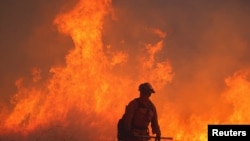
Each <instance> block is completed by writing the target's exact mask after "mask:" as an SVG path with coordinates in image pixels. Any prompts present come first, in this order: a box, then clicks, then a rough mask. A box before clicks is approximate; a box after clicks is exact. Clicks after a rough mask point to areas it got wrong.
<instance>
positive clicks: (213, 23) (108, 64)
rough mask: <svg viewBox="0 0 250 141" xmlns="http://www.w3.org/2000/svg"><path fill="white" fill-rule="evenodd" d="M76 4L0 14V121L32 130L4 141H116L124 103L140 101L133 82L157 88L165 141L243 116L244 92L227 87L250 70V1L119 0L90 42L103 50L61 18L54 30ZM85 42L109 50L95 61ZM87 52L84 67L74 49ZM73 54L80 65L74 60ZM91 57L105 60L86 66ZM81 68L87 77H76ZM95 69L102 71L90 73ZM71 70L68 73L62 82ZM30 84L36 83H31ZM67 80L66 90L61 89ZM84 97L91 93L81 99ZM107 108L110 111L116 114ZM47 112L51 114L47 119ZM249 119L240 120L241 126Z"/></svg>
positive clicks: (36, 5)
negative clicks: (240, 94)
mask: <svg viewBox="0 0 250 141" xmlns="http://www.w3.org/2000/svg"><path fill="white" fill-rule="evenodd" d="M79 2H81V1H74V2H66V1H64V0H61V1H57V2H49V1H41V2H39V1H36V2H32V1H27V2H26V3H24V2H22V3H21V2H16V3H15V4H14V3H11V2H7V1H6V2H3V4H1V6H5V7H3V8H1V11H0V13H1V17H2V18H1V21H3V22H2V23H1V26H0V29H1V31H2V32H1V33H2V34H1V35H0V36H1V44H0V47H1V49H2V50H3V51H2V52H1V55H0V56H1V58H0V60H1V64H2V65H1V68H0V73H1V75H2V77H1V78H2V79H1V81H0V90H1V93H2V94H1V101H0V103H1V104H0V105H1V107H3V108H1V109H0V110H1V111H0V119H8V116H9V115H12V114H11V113H14V114H17V115H19V116H20V117H22V120H21V121H22V122H21V123H19V125H18V127H21V128H20V129H22V127H23V128H25V127H27V128H25V129H26V130H25V131H24V133H23V132H22V133H20V132H19V131H15V130H14V131H12V132H8V133H7V134H5V135H3V136H2V137H1V138H2V139H5V138H6V139H18V138H22V139H24V140H82V139H84V140H93V139H97V140H114V139H115V133H116V131H114V130H115V123H116V120H117V119H118V118H119V116H121V114H122V112H123V111H122V110H123V108H124V106H125V104H127V102H128V101H129V100H130V99H131V98H133V97H136V96H137V95H136V94H137V84H138V83H140V82H142V81H148V80H150V81H151V82H152V84H153V86H154V87H155V89H156V94H155V95H153V96H152V100H153V101H155V102H156V106H157V107H158V108H159V107H163V108H159V109H158V111H159V117H160V123H161V125H162V129H163V134H164V135H173V136H177V137H178V139H182V138H183V136H185V135H187V134H189V136H186V140H188V139H192V134H190V133H189V132H188V129H189V128H190V127H196V128H197V129H200V130H199V131H197V132H194V133H201V134H202V135H203V134H204V133H203V132H202V131H203V130H202V129H203V128H205V127H204V126H205V125H206V124H207V122H213V121H216V122H218V121H219V122H225V121H230V122H235V121H236V120H235V119H234V117H233V116H234V115H237V114H242V113H244V112H246V111H245V109H246V108H245V107H244V106H242V105H240V104H241V103H240V102H238V101H241V100H240V98H239V100H237V102H236V103H233V102H232V99H233V97H234V96H235V95H237V94H238V93H236V92H235V90H237V88H238V85H236V84H235V85H231V84H234V82H238V77H237V76H238V74H241V73H237V72H238V71H240V70H245V69H246V72H248V69H247V68H249V59H250V58H249V55H248V52H249V51H250V50H249V37H250V35H249V33H250V32H249V28H248V25H249V22H250V21H249V20H250V17H249V14H248V13H249V12H250V11H249V8H248V7H249V2H248V1H243V0H242V1H227V2H226V3H225V2H222V1H216V2H213V3H211V2H209V1H205V0H202V1H195V0H193V1H184V0H180V1H166V0H157V1H150V0H137V1H133V0H126V1H123V0H113V1H112V3H111V8H110V9H108V10H107V11H108V12H107V14H106V15H105V17H104V19H103V25H102V27H101V28H100V29H101V31H102V32H101V36H98V35H94V36H96V37H98V38H97V40H98V39H99V37H101V43H100V42H98V43H96V42H95V40H94V39H93V41H92V40H91V39H92V38H91V39H90V41H86V40H81V39H79V40H77V36H73V35H79V36H80V34H78V33H76V32H70V31H61V30H62V29H61V30H60V28H62V27H60V26H65V25H67V24H62V23H60V22H65V23H67V22H68V21H67V20H65V19H63V18H62V19H60V18H59V20H58V21H57V22H58V23H57V24H56V25H55V24H53V21H55V19H57V18H56V17H57V16H58V15H63V14H65V13H67V12H69V11H71V10H72V9H74V8H75V6H76V5H77V4H78V3H79ZM24 9H25V10H24ZM90 12H91V11H90ZM79 15H80V14H79ZM89 15H91V14H89ZM76 16H78V15H77V14H76ZM86 17H87V15H86V16H85V17H84V18H86ZM64 18H65V17H64ZM60 20H61V21H60ZM95 24H97V23H94V19H93V25H95ZM86 25H88V24H86ZM90 25H91V24H90ZM57 29H59V31H60V32H58V30H57ZM87 29H88V28H86V29H84V28H83V29H82V31H86V30H87ZM98 29H99V27H98ZM68 30H70V29H68ZM77 30H78V29H77ZM77 30H76V31H77ZM61 32H64V34H61ZM97 34H98V33H97ZM89 36H90V35H89ZM81 37H82V36H81ZM91 37H92V36H91ZM98 41H99V40H98ZM86 42H90V43H91V44H92V46H96V48H102V49H103V52H101V53H100V54H99V52H98V55H97V56H98V57H93V58H91V57H92V56H91V51H93V52H92V53H93V54H94V53H96V52H95V51H96V50H95V49H94V48H91V47H92V46H91V47H89V48H87V47H85V46H87V43H86ZM82 43H83V44H84V45H82ZM83 47H85V49H86V50H87V49H90V54H85V56H87V55H89V56H90V58H88V57H86V58H85V59H86V60H84V59H83V58H81V57H80V56H81V55H79V54H81V53H79V54H78V52H77V51H76V50H77V49H79V50H80V49H81V48H83ZM74 49H76V50H74ZM83 50H84V49H83ZM74 51H75V52H76V54H74ZM84 53H85V52H84V51H82V54H84ZM102 53H103V54H102ZM72 54H73V55H72ZM74 55H76V56H75V57H79V58H78V59H79V60H81V61H79V62H74V61H75V60H74V59H72V58H74ZM77 55H79V56H77ZM99 55H101V56H102V57H100V56H99ZM83 56H84V55H83ZM103 56H106V57H103ZM70 58H71V59H70ZM88 59H89V60H88ZM92 59H97V60H98V59H99V61H100V62H101V61H103V62H102V63H98V61H97V62H95V61H93V64H92V65H89V64H87V63H88V62H90V61H92ZM72 60H73V61H72ZM71 61H72V62H71ZM79 64H80V65H82V66H85V68H86V66H87V69H85V68H81V70H82V71H81V72H79V71H77V70H78V69H77V68H78V67H79V66H78V65H79ZM99 65H100V66H99ZM71 67H72V68H75V70H74V69H73V70H72V68H71ZM88 67H89V68H90V69H88ZM92 68H94V69H93V70H95V69H96V70H97V71H96V72H91V69H92ZM103 70H104V73H103V72H102V71H103ZM70 71H72V72H71V75H68V76H67V75H66V76H64V74H67V73H69V72H70ZM235 72H236V73H235ZM83 75H84V77H83V78H84V79H83V78H82V77H81V76H83ZM85 75H86V76H85ZM93 76H95V77H96V78H92V77H93ZM230 76H232V77H230ZM26 78H29V79H30V80H29V81H28V82H27V79H26ZM109 78H112V80H110V79H109ZM227 78H229V79H227ZM240 78H241V77H240ZM225 80H226V81H225ZM240 80H241V79H240ZM66 81H67V82H68V83H69V84H65V82H66ZM240 82H242V81H240ZM243 82H244V83H242V85H243V86H246V87H247V88H246V89H245V91H248V79H247V78H245V77H243ZM14 83H16V85H14ZM79 83H81V84H82V86H81V87H80V86H78V85H79ZM24 84H25V86H23V85H24ZM87 84H88V85H87ZM99 84H101V88H99ZM34 85H35V86H34ZM87 86H88V87H87ZM111 86H113V87H114V88H113V87H111ZM54 88H55V89H54ZM68 89H70V90H68ZM72 89H74V90H72ZM71 90H72V91H71ZM30 91H33V92H32V95H31V92H30ZM93 91H94V92H93ZM232 91H233V92H232ZM79 92H85V93H88V95H87V94H85V95H84V94H83V95H79ZM58 93H60V95H59V94H58ZM89 94H93V95H89ZM108 94H109V95H108ZM126 94H127V96H124V95H126ZM13 96H14V98H13ZM95 96H96V97H98V98H96V97H95ZM244 96H245V95H244ZM72 97H73V98H72ZM105 98H106V100H105V101H104V100H103V99H105ZM223 98H225V99H227V101H226V102H225V103H224V102H222V103H223V104H224V105H223V104H221V100H222V99H223ZM243 98H244V97H243ZM120 99H123V100H121V101H120ZM25 100H27V101H25ZM29 100H32V101H33V102H30V103H31V104H27V105H29V106H31V107H33V108H28V110H27V111H22V112H17V111H18V109H19V108H18V107H19V106H20V108H25V107H22V104H23V103H25V102H27V103H29ZM79 101H81V102H82V103H81V104H80V103H79ZM83 101H85V102H83ZM117 101H119V104H117ZM51 103H54V107H53V108H51V107H50V106H51ZM62 103H63V104H65V105H62ZM72 103H75V104H72ZM244 103H248V100H246V101H245V102H244ZM11 104H12V105H11ZM2 105H3V106H2ZM24 105H25V104H24ZM228 105H230V106H232V105H233V106H235V107H236V106H237V107H240V109H241V111H240V112H239V113H237V112H234V111H230V110H229V109H230V108H229V106H228ZM218 106H220V107H222V108H221V109H224V110H225V111H229V112H228V114H226V116H227V117H222V114H218V115H216V116H215V117H212V118H211V116H209V114H211V113H212V112H213V113H214V111H216V110H218ZM6 107H7V108H6ZM82 107H84V108H82ZM86 107H87V108H86ZM114 107H115V108H114ZM50 108H51V109H50ZM85 108H86V109H88V111H85ZM110 108H113V109H114V111H112V112H110V111H109V109H110ZM9 109H11V110H9ZM204 109H206V110H204ZM219 110H220V109H219ZM34 111H35V112H34ZM45 113H46V114H48V115H47V118H46V119H43V118H42V117H46V116H44V115H45ZM14 114H13V115H14ZM43 114H44V115H43ZM55 114H58V115H60V116H56V115H55ZM112 114H113V115H112ZM223 114H225V113H224V112H223ZM230 114H231V115H230ZM10 117H15V116H10ZM100 117H104V118H100ZM39 118H41V119H39ZM79 118H82V119H81V120H79ZM248 120H249V119H248V118H247V117H242V118H241V119H240V120H238V122H244V121H248ZM7 121H9V122H10V121H14V120H12V119H8V120H7ZM190 121H196V122H192V123H189V122H190ZM204 121H207V122H205V123H204ZM2 122H3V121H2ZM0 123H1V122H0ZM12 124H13V125H14V123H12ZM109 125H110V126H111V127H110V126H109ZM0 127H1V126H0ZM13 127H15V126H13ZM188 127H189V128H188ZM100 128H101V129H100ZM177 130H178V131H179V133H178V131H177ZM190 131H193V129H192V130H190ZM177 133H178V134H177ZM182 133H183V134H182ZM26 135H28V136H26ZM97 135H99V136H97ZM193 136H195V135H193ZM1 138H0V139H1ZM182 140H183V139H182ZM200 140H202V139H200Z"/></svg>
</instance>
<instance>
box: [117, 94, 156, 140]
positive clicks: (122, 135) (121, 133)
mask: <svg viewBox="0 0 250 141" xmlns="http://www.w3.org/2000/svg"><path fill="white" fill-rule="evenodd" d="M135 101H136V102H137V105H138V107H137V108H140V103H139V101H138V98H136V99H135ZM150 103H151V101H150ZM152 107H153V104H152V103H151V108H152ZM126 108H127V107H126ZM152 110H153V108H152ZM125 111H126V110H125ZM153 111H154V110H153ZM124 115H125V113H124V114H123V116H122V117H121V118H120V119H119V120H118V123H117V139H118V141H123V140H125V139H126V137H127V136H128V135H127V132H126V129H125V126H124V122H123V119H124Z"/></svg>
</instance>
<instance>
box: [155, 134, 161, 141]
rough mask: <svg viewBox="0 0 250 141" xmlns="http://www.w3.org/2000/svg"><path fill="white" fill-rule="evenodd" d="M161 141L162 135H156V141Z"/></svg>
mask: <svg viewBox="0 0 250 141" xmlns="http://www.w3.org/2000/svg"><path fill="white" fill-rule="evenodd" d="M160 140H161V133H156V138H155V141H160Z"/></svg>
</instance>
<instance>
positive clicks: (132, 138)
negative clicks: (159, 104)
mask: <svg viewBox="0 0 250 141" xmlns="http://www.w3.org/2000/svg"><path fill="white" fill-rule="evenodd" d="M139 91H140V96H139V97H138V98H135V99H134V100H132V101H130V102H129V104H128V105H127V107H126V110H125V114H124V126H125V130H126V132H127V138H126V141H148V140H149V138H145V136H149V134H150V133H149V128H148V127H149V125H151V128H152V133H153V134H156V139H155V140H156V141H160V138H161V131H160V127H159V124H158V118H157V111H156V107H155V105H154V104H153V103H152V101H151V100H150V96H151V94H152V93H155V91H154V89H153V87H152V85H151V84H150V83H148V82H145V83H142V84H140V85H139ZM143 137H144V138H143Z"/></svg>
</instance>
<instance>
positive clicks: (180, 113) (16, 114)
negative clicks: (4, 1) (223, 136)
mask: <svg viewBox="0 0 250 141" xmlns="http://www.w3.org/2000/svg"><path fill="white" fill-rule="evenodd" d="M115 11H116V9H115V8H114V7H113V5H112V1H111V0H79V2H78V3H77V4H76V5H75V7H74V8H73V9H72V10H70V11H68V12H66V13H60V14H58V15H57V16H56V18H55V20H54V24H55V26H57V28H58V31H59V32H60V33H62V34H65V35H69V36H70V37H71V38H72V41H73V43H74V48H72V49H71V50H70V51H69V52H68V54H67V55H66V56H65V65H64V66H52V67H51V68H50V76H49V77H48V78H43V76H42V75H41V71H42V70H41V69H39V68H33V69H32V72H31V74H32V79H27V78H20V79H18V80H16V83H15V84H16V87H17V92H16V93H15V95H14V97H13V98H12V99H11V103H12V105H13V108H11V110H9V109H7V108H5V107H4V106H2V108H1V109H0V110H1V111H0V119H1V121H0V140H3V141H5V140H19V141H22V140H23V141H24V140H25V141H27V140H32V141H34V140H37V141H40V140H41V141H42V140H53V141H62V140H74V141H80V140H89V141H91V140H95V141H115V140H116V132H117V131H116V124H117V121H118V119H119V118H120V116H121V115H122V114H123V112H124V108H125V105H126V104H127V102H128V101H129V100H131V99H132V98H134V97H136V96H137V92H138V91H137V90H138V87H137V86H138V84H140V83H141V82H144V81H149V82H151V83H152V84H153V85H154V86H155V89H156V94H154V95H153V96H152V99H153V101H154V103H156V107H157V109H159V111H158V113H159V123H160V126H161V130H162V135H163V136H172V137H173V138H174V139H175V140H176V141H178V140H179V141H206V140H207V125H208V124H211V123H215V124H223V123H242V124H244V123H249V122H250V118H249V116H248V115H249V112H248V105H249V103H250V98H249V93H250V81H249V72H250V70H249V69H244V70H236V71H235V73H233V74H230V75H229V76H226V78H224V80H225V81H224V82H225V83H224V82H223V83H224V85H223V88H222V89H220V91H219V90H217V89H216V88H211V89H209V90H205V89H207V88H208V87H211V86H212V87H213V86H214V85H215V84H212V82H211V83H209V82H204V80H205V79H206V78H209V77H210V76H213V78H214V77H216V74H210V73H209V71H211V70H212V72H215V70H214V69H212V68H209V69H208V70H205V69H206V68H205V69H204V70H203V71H201V72H196V74H197V75H196V77H193V79H194V81H193V82H192V80H191V79H192V78H189V77H187V78H186V79H185V80H184V81H185V82H190V83H188V84H186V86H184V85H181V86H178V84H181V83H179V82H178V81H174V80H175V77H177V78H178V77H182V76H180V75H178V70H177V71H176V72H175V71H174V70H176V69H175V67H174V66H173V65H172V63H171V61H172V60H171V59H169V57H168V56H167V55H166V54H167V51H166V50H168V49H166V48H167V47H166V45H165V42H167V41H168V40H166V39H167V38H168V33H167V32H168V31H167V32H165V31H164V30H161V29H160V28H155V27H147V28H146V27H143V28H144V29H141V30H143V32H145V33H147V34H146V35H149V36H150V37H152V38H153V39H152V38H151V39H149V40H148V41H146V42H144V41H138V42H139V43H138V44H137V45H138V47H133V45H134V44H132V43H131V44H130V43H129V42H128V41H127V40H125V39H124V40H119V41H116V43H115V44H111V43H110V44H109V42H108V41H110V40H115V39H117V38H118V37H113V38H112V39H110V38H108V37H106V36H104V35H105V34H106V33H107V32H108V31H106V30H107V29H109V30H111V31H112V27H110V26H109V25H107V21H108V20H110V19H111V20H113V21H119V16H117V15H116V13H115ZM109 18H110V19H109ZM104 27H105V28H104ZM124 30H126V29H124ZM114 32H115V31H114ZM129 32H130V31H129ZM131 32H135V33H133V35H134V36H137V34H140V33H137V32H139V31H138V30H135V31H132V30H131ZM171 32H172V31H171ZM209 34H211V33H209ZM209 34H208V35H209ZM208 35H207V36H208ZM144 36H145V35H144ZM130 38H133V37H130ZM207 39H209V38H207ZM131 40H132V39H131ZM144 40H147V38H146V37H145V39H144ZM131 42H132V41H131ZM236 43H238V41H235V44H236ZM115 45H117V46H120V47H117V46H115ZM219 45H223V44H222V43H219ZM127 46H130V48H129V49H128V48H126V47H127ZM241 46H242V47H243V48H244V46H247V45H245V44H242V45H241ZM220 49H221V50H223V49H224V48H220ZM242 50H243V49H242V48H241V50H240V51H242ZM208 56H209V55H207V56H205V57H204V58H205V60H206V61H207V62H208V63H209V64H215V66H218V64H217V63H216V61H214V60H213V57H211V58H210V57H208ZM216 57H218V56H215V58H216ZM204 58H203V59H204ZM190 64H193V63H190ZM186 65H189V62H188V61H187V64H186ZM193 65H194V64H193ZM195 65H197V66H205V65H204V62H196V64H195ZM182 68H183V69H184V68H185V67H182ZM207 68H208V67H207ZM185 69H188V67H187V68H185ZM201 70H202V69H201ZM44 79H45V80H44ZM41 80H43V81H41ZM187 80H189V81H187ZM171 86H172V89H171V90H169V89H170V87H171ZM175 90H176V91H177V92H179V93H180V95H171V94H170V93H171V92H173V91H175ZM197 93H198V94H197ZM215 93H216V94H215ZM181 94H182V95H181ZM178 97H181V98H178Z"/></svg>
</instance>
